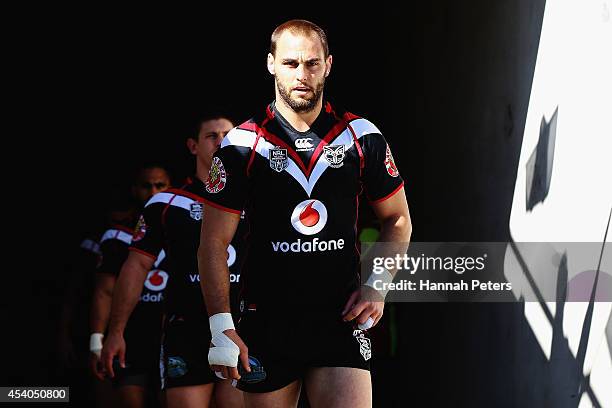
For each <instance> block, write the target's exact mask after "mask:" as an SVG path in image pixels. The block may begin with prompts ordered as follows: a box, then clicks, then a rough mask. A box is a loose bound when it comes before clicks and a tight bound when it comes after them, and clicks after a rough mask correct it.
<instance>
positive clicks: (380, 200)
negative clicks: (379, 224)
mask: <svg viewBox="0 0 612 408" xmlns="http://www.w3.org/2000/svg"><path fill="white" fill-rule="evenodd" d="M402 187H404V182H403V181H402V184H400V185H399V186H397V188H396V189H395V190H393V191H392V192H391V193H389V194H387V195H386V196H384V197H383V198H379V199H378V200H374V201H370V204H376V203H382V202H383V201H385V200H387V199H389V198H391V197H392V196H394V195H395V193H397V192H398V191H400V190H401V189H402Z"/></svg>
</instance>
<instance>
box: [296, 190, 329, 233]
mask: <svg viewBox="0 0 612 408" xmlns="http://www.w3.org/2000/svg"><path fill="white" fill-rule="evenodd" d="M326 223H327V208H325V205H323V203H322V202H320V201H319V200H313V199H308V200H304V201H302V202H301V203H299V204H298V205H296V206H295V209H294V210H293V213H292V214H291V225H293V228H295V230H296V231H297V232H299V233H301V234H304V235H314V234H316V233H318V232H319V231H321V230H322V229H323V227H325V224H326Z"/></svg>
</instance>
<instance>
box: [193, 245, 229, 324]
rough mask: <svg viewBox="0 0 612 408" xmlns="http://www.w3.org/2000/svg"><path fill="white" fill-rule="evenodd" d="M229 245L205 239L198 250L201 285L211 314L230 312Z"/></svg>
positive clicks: (207, 308)
mask: <svg viewBox="0 0 612 408" xmlns="http://www.w3.org/2000/svg"><path fill="white" fill-rule="evenodd" d="M226 253H227V245H224V244H223V243H222V242H221V241H218V240H205V241H202V242H201V243H200V248H199V250H198V269H199V271H200V286H201V288H202V295H203V297H204V302H205V303H206V310H207V312H208V314H209V316H212V315H214V314H217V313H229V312H230V302H229V269H228V267H227V256H226Z"/></svg>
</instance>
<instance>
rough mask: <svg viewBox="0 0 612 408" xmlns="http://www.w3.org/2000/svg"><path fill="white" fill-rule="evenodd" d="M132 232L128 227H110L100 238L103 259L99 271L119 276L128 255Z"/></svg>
mask: <svg viewBox="0 0 612 408" xmlns="http://www.w3.org/2000/svg"><path fill="white" fill-rule="evenodd" d="M131 237H132V236H131V233H130V231H129V229H128V228H126V227H119V226H116V227H110V228H108V229H107V230H106V231H105V232H104V234H102V237H101V239H100V253H101V257H102V260H101V262H100V264H99V266H98V270H97V272H100V273H107V274H110V275H114V276H118V275H119V271H120V270H121V266H122V265H123V262H125V260H126V258H127V256H128V247H129V246H130V241H131Z"/></svg>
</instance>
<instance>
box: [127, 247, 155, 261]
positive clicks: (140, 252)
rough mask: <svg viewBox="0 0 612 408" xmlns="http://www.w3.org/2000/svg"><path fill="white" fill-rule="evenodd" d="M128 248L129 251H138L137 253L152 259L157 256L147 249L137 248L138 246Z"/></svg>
mask: <svg viewBox="0 0 612 408" xmlns="http://www.w3.org/2000/svg"><path fill="white" fill-rule="evenodd" d="M128 249H129V250H130V251H134V252H138V253H139V254H143V255H145V256H148V257H149V258H153V260H156V259H157V257H156V256H155V255H152V254H150V253H148V252H147V251H143V250H142V249H138V248H134V247H129V248H128Z"/></svg>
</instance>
